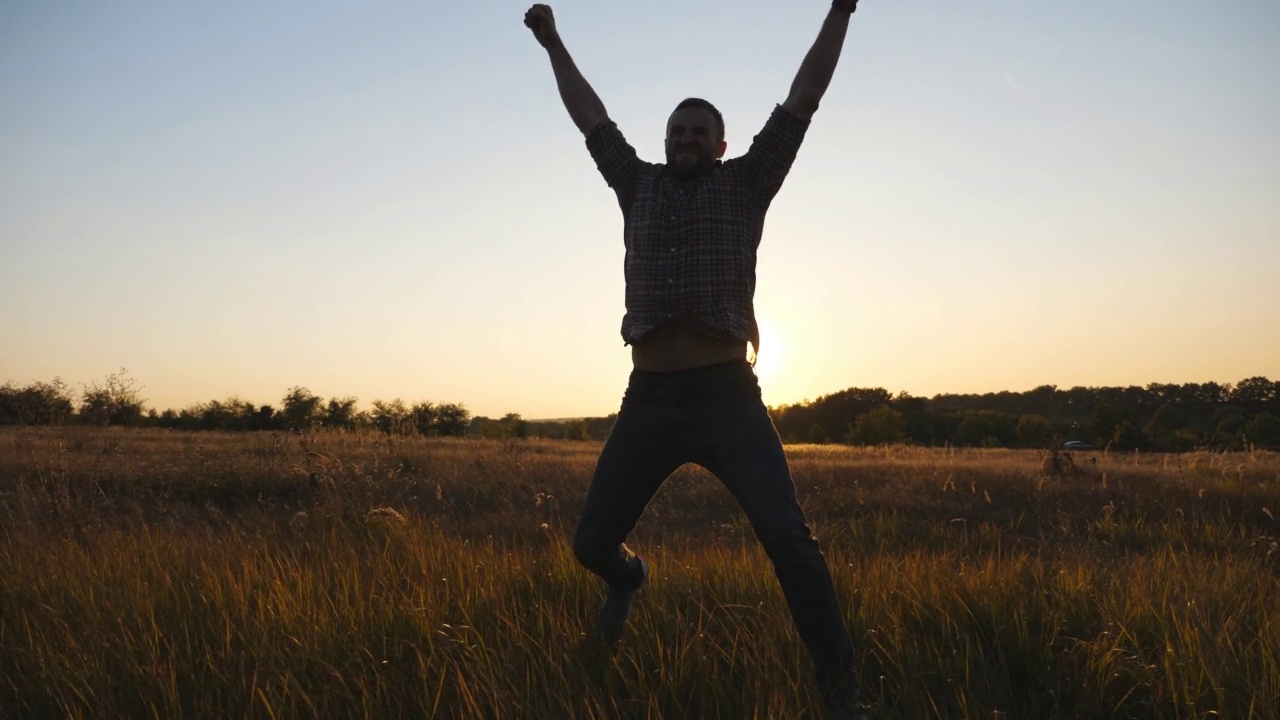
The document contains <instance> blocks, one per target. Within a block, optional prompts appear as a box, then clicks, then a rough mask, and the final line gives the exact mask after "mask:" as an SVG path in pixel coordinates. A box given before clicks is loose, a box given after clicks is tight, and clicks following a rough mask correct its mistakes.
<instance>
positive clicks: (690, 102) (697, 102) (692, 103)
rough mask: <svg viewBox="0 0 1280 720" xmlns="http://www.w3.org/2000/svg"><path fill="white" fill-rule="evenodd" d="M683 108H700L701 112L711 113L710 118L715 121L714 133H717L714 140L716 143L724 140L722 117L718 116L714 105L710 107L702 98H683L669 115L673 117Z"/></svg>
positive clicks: (718, 112) (718, 113)
mask: <svg viewBox="0 0 1280 720" xmlns="http://www.w3.org/2000/svg"><path fill="white" fill-rule="evenodd" d="M685 108H702V109H703V110H707V111H709V112H710V113H711V117H713V118H715V119H716V126H715V131H716V133H717V137H716V139H717V140H718V141H723V140H724V116H722V115H721V114H720V111H719V110H717V109H716V106H715V105H712V104H711V103H709V102H707V101H706V100H703V99H702V98H695V97H691V98H685V99H684V100H681V101H680V104H679V105H676V109H675V110H672V111H671V114H672V115H674V114H675V113H676V111H677V110H684V109H685Z"/></svg>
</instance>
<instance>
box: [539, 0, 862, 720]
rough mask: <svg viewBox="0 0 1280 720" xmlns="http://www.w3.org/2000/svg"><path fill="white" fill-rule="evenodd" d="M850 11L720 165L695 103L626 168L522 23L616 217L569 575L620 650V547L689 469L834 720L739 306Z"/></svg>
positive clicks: (822, 579) (783, 476) (748, 321)
mask: <svg viewBox="0 0 1280 720" xmlns="http://www.w3.org/2000/svg"><path fill="white" fill-rule="evenodd" d="M856 5H857V0H835V1H834V2H833V3H832V7H831V10H830V12H829V13H828V14H827V17H826V20H825V21H824V22H823V24H822V28H821V30H820V31H819V33H818V38H817V40H816V41H815V42H814V44H813V47H812V48H811V49H810V50H809V52H808V54H807V55H806V56H805V58H804V61H803V62H802V63H801V65H800V70H799V72H798V73H797V74H796V77H795V81H794V82H793V83H792V85H791V91H790V93H789V94H788V96H787V98H786V100H785V101H784V102H783V103H782V104H781V105H780V106H778V107H776V108H775V109H774V111H773V114H772V115H771V116H770V118H769V120H768V122H767V123H765V126H764V129H763V130H761V132H760V133H759V134H758V135H756V137H755V139H754V141H753V142H752V145H751V148H750V149H749V150H748V151H747V153H746V154H745V155H743V156H741V157H738V158H734V159H732V160H729V161H727V162H721V158H722V157H723V156H724V153H725V149H726V145H725V141H724V121H723V119H722V118H721V116H720V113H719V111H718V110H716V108H715V106H713V105H712V104H711V103H709V102H707V101H705V100H701V99H698V98H690V99H688V100H685V101H683V102H681V103H680V104H679V105H677V107H676V109H675V111H674V112H673V113H672V114H671V117H670V118H669V119H668V121H667V135H666V160H667V162H666V163H665V164H650V163H646V162H643V161H641V160H640V159H638V158H637V157H636V152H635V150H634V149H633V148H632V147H631V146H630V145H629V144H628V143H627V141H626V140H625V139H624V138H623V136H622V134H621V133H620V132H619V131H618V128H617V126H616V125H615V124H614V123H613V122H612V121H611V120H610V119H609V115H608V113H607V112H606V111H605V107H604V104H603V103H601V101H600V98H599V97H598V96H597V95H596V93H595V91H594V90H593V89H592V88H591V86H590V85H589V84H588V83H587V81H586V80H585V79H584V78H583V77H582V74H581V73H580V72H579V71H578V68H577V67H576V65H575V64H574V62H573V59H572V58H571V57H570V56H569V52H568V51H567V50H566V49H565V46H564V43H563V42H562V41H561V39H560V36H559V33H558V32H557V31H556V27H555V19H554V17H553V15H552V12H551V8H549V7H547V6H546V5H534V6H533V7H532V8H530V9H529V11H528V12H527V13H525V19H524V22H525V25H526V26H528V27H529V28H530V29H531V30H532V31H533V34H534V36H535V37H536V38H537V40H538V42H539V43H540V44H541V45H542V47H543V48H545V49H546V51H547V54H548V56H549V57H550V60H551V67H552V69H553V71H554V72H555V78H556V85H557V86H558V88H559V91H560V98H561V100H562V101H563V102H564V105H565V108H566V109H568V111H569V116H570V117H571V118H572V119H573V122H574V123H575V124H576V125H577V126H578V129H579V130H581V131H582V133H583V135H585V136H586V144H587V148H588V149H589V150H590V152H591V155H592V157H593V158H594V159H595V161H596V165H597V166H598V168H599V170H600V172H601V174H602V175H603V176H604V179H605V180H606V181H607V182H608V184H609V186H610V187H611V188H613V190H614V192H615V193H616V195H617V197H618V204H619V206H620V207H621V209H622V214H623V218H624V236H625V238H624V239H625V245H626V262H625V274H626V306H627V312H626V315H625V316H624V318H623V320H622V337H623V340H624V341H625V342H626V343H627V344H630V345H631V358H632V364H633V366H634V369H633V371H632V373H631V377H630V381H629V384H628V386H627V390H626V394H625V395H624V397H623V401H622V408H621V410H620V411H619V413H618V419H617V422H616V423H615V424H614V427H613V431H612V432H611V433H610V435H609V439H608V440H607V441H606V442H605V446H604V449H603V451H602V452H601V455H600V459H599V461H598V463H597V466H596V470H595V474H594V476H593V478H592V481H591V487H590V489H589V490H588V491H587V498H586V502H585V504H584V506H583V510H582V517H581V519H580V521H579V524H578V528H577V532H576V533H575V536H574V540H573V550H574V554H575V555H576V556H577V558H578V560H579V561H580V562H581V563H582V564H583V565H584V566H585V567H586V568H587V569H589V570H591V571H592V572H593V573H595V574H596V575H598V576H600V577H601V578H602V579H603V580H604V581H605V583H606V585H607V586H608V595H607V598H606V600H605V602H604V605H603V606H602V607H601V609H600V615H599V618H598V623H599V625H598V631H599V633H600V635H601V636H602V637H603V638H604V639H605V640H607V641H608V642H610V643H613V642H616V641H617V640H618V638H619V637H620V636H621V635H622V632H623V628H624V627H625V624H626V620H627V616H628V615H629V614H630V611H631V605H632V601H633V599H634V597H635V594H636V591H637V590H638V589H639V588H640V586H641V585H643V584H644V582H645V580H646V579H647V577H648V572H649V566H648V564H647V563H646V562H645V561H644V560H642V559H640V558H639V557H638V556H636V555H635V554H634V553H632V551H631V550H630V549H629V548H627V546H626V545H625V544H624V542H625V540H626V538H627V535H628V534H630V532H631V531H632V529H634V527H635V524H636V521H637V520H638V519H639V518H640V515H641V514H642V513H643V511H644V509H645V507H646V506H647V505H648V503H649V501H650V500H652V499H653V496H654V495H655V494H656V493H657V491H658V488H659V486H660V485H661V484H662V483H663V481H664V480H666V478H667V477H668V476H669V475H671V473H672V472H674V471H675V470H676V468H678V467H680V466H681V465H683V464H684V463H687V462H692V463H697V464H699V465H702V466H703V467H705V468H707V469H708V470H710V471H711V472H712V473H714V474H715V475H716V476H717V477H718V478H719V479H720V481H721V482H723V483H724V484H725V486H726V487H727V488H728V489H729V491H730V492H731V493H732V494H733V496H734V498H735V499H736V500H737V501H738V503H739V504H740V505H741V506H742V508H743V509H744V510H745V511H746V514H747V517H748V519H749V520H750V521H751V526H752V528H753V529H754V531H755V533H756V536H757V537H758V538H759V540H760V542H761V544H762V545H763V547H764V549H765V551H766V553H768V555H769V558H770V560H771V561H772V562H773V567H774V572H775V573H776V575H777V577H778V580H779V582H780V584H781V586H782V590H783V594H784V595H785V596H786V599H787V604H788V606H789V608H790V611H791V617H792V619H793V620H794V621H795V624H796V628H797V630H798V631H799V633H800V636H801V638H802V639H803V640H804V643H805V646H806V647H807V648H808V651H809V653H810V655H811V656H812V658H813V661H814V665H815V668H816V671H817V680H818V686H819V689H820V690H821V692H822V693H823V696H824V699H825V701H826V702H827V704H828V705H829V706H830V707H831V708H833V709H834V710H835V711H836V713H837V717H855V716H856V715H855V713H856V712H857V711H856V707H857V694H858V691H857V682H856V675H855V668H854V650H853V643H852V641H851V640H850V638H849V633H848V631H847V630H846V628H845V624H844V620H843V617H842V615H841V611H840V604H839V601H838V599H837V598H836V593H835V589H834V586H833V585H832V581H831V574H830V572H829V570H828V568H827V564H826V560H825V559H824V558H823V556H822V553H821V551H820V550H819V547H818V542H817V540H816V539H815V538H814V537H813V535H812V533H811V532H810V530H809V527H808V526H807V525H806V523H805V519H804V515H803V513H802V512H801V510H800V506H799V504H798V503H797V502H796V496H795V486H794V485H793V483H792V481H791V475H790V471H789V469H788V467H787V461H786V457H785V456H784V454H783V449H782V443H781V442H780V440H779V438H778V434H777V431H776V430H775V429H774V427H773V423H772V422H771V420H770V419H769V415H768V412H767V410H766V409H765V406H764V404H763V402H762V401H761V398H760V387H759V384H758V383H757V379H756V376H755V372H754V369H753V366H752V365H751V364H750V363H748V362H747V360H746V356H747V347H748V345H750V346H751V349H752V352H753V353H754V352H755V351H756V350H757V349H758V347H759V342H760V338H759V329H758V327H757V325H756V320H755V314H754V308H753V305H752V302H753V295H754V293H755V263H756V248H757V247H758V245H759V243H760V237H761V233H762V230H763V226H764V217H765V211H766V210H767V209H768V207H769V203H770V202H771V201H772V199H773V197H774V195H775V194H776V193H777V192H778V190H779V188H780V187H781V186H782V181H783V179H784V178H785V177H786V175H787V172H788V170H789V169H790V168H791V163H792V161H793V160H794V159H795V156H796V152H797V151H798V150H799V148H800V143H801V141H802V140H803V139H804V135H805V131H806V129H807V128H808V125H809V119H810V118H811V117H812V116H813V113H814V112H815V111H816V110H817V109H818V103H819V101H820V100H821V99H822V96H823V94H824V93H825V92H826V89H827V86H828V85H829V84H830V82H831V76H832V73H833V72H834V71H835V67H836V63H837V61H838V60H839V57H840V50H841V47H842V46H843V44H844V37H845V34H846V32H847V30H848V27H849V20H850V17H851V16H852V14H853V11H854V9H855V7H856Z"/></svg>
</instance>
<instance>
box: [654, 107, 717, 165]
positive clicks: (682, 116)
mask: <svg viewBox="0 0 1280 720" xmlns="http://www.w3.org/2000/svg"><path fill="white" fill-rule="evenodd" d="M724 151H725V144H724V141H723V139H721V138H720V133H719V130H718V129H717V128H716V119H715V116H714V115H712V114H711V111H710V110H707V109H706V108H700V107H687V108H682V109H680V110H677V111H675V112H674V113H672V114H671V118H670V119H669V120H667V167H669V168H671V171H672V172H673V173H675V175H676V177H678V178H681V179H687V178H693V177H697V176H698V175H701V174H702V173H705V172H706V171H708V170H710V169H711V168H712V167H713V166H714V165H715V163H716V160H719V159H720V158H721V157H723V156H724Z"/></svg>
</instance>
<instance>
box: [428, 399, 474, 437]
mask: <svg viewBox="0 0 1280 720" xmlns="http://www.w3.org/2000/svg"><path fill="white" fill-rule="evenodd" d="M470 421H471V413H470V412H468V411H467V408H466V407H464V406H463V405H462V404H461V403H448V404H445V405H440V406H438V407H437V408H436V417H435V424H434V426H433V427H432V430H433V431H434V432H435V434H437V435H441V436H444V437H462V436H463V435H466V434H467V425H468V423H470Z"/></svg>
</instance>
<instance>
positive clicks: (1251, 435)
mask: <svg viewBox="0 0 1280 720" xmlns="http://www.w3.org/2000/svg"><path fill="white" fill-rule="evenodd" d="M1244 437H1245V440H1247V441H1248V442H1250V443H1252V444H1254V445H1256V446H1260V447H1276V446H1280V418H1277V417H1276V416H1275V415H1272V414H1271V413H1258V414H1257V415H1254V416H1253V419H1252V420H1250V421H1249V424H1248V425H1245V426H1244Z"/></svg>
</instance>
